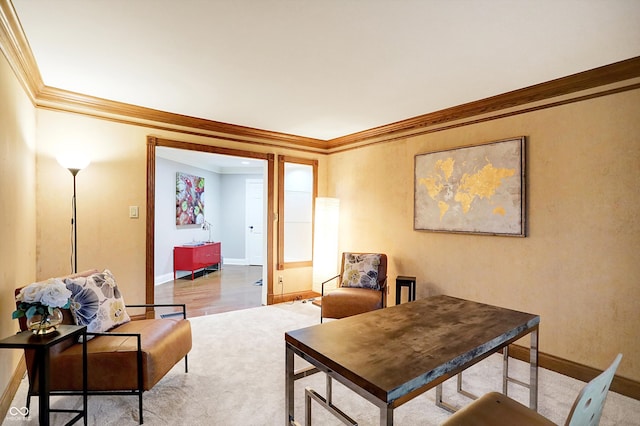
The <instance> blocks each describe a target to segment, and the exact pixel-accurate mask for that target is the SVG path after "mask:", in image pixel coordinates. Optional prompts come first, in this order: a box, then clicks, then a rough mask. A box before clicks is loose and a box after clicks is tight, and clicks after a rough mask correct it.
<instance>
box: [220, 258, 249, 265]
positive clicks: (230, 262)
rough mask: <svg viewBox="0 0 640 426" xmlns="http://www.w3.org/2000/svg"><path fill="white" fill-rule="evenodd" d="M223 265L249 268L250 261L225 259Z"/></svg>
mask: <svg viewBox="0 0 640 426" xmlns="http://www.w3.org/2000/svg"><path fill="white" fill-rule="evenodd" d="M223 264H224V265H241V266H247V265H249V260H248V259H229V258H228V257H225V258H224V260H223Z"/></svg>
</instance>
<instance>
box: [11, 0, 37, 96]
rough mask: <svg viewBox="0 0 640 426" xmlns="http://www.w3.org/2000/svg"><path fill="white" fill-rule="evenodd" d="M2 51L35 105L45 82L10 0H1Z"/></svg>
mask: <svg viewBox="0 0 640 426" xmlns="http://www.w3.org/2000/svg"><path fill="white" fill-rule="evenodd" d="M0 51H2V53H4V56H5V57H6V58H7V62H9V66H10V67H11V69H13V72H14V73H15V75H16V76H17V78H18V80H19V81H20V84H21V85H22V87H23V89H24V90H25V92H26V93H27V95H28V96H29V98H30V99H31V102H33V103H34V105H35V100H36V98H37V95H38V92H39V91H40V90H41V89H42V88H43V87H44V83H43V82H42V76H41V75H40V70H39V69H38V65H37V64H36V60H35V58H34V57H33V53H32V52H31V47H30V46H29V42H28V41H27V38H26V36H25V35H24V31H23V30H22V26H21V25H20V21H19V20H18V15H16V10H15V9H14V7H13V4H12V3H11V1H10V0H0Z"/></svg>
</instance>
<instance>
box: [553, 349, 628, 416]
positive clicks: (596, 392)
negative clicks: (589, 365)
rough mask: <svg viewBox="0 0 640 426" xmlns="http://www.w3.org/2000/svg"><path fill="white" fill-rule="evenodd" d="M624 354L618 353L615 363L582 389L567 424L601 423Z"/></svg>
mask: <svg viewBox="0 0 640 426" xmlns="http://www.w3.org/2000/svg"><path fill="white" fill-rule="evenodd" d="M621 359H622V354H618V356H617V357H616V359H615V360H614V361H613V363H612V364H611V365H610V366H609V368H607V369H606V370H605V371H603V372H602V373H601V374H600V375H599V376H598V377H596V378H595V379H593V380H591V381H590V382H589V383H587V385H586V386H585V387H584V388H583V389H582V391H580V393H579V394H578V398H576V401H575V402H574V403H573V407H571V411H570V412H569V417H567V422H566V423H565V425H566V426H586V425H589V426H596V425H598V423H600V416H601V415H602V409H603V408H604V402H605V400H606V399H607V393H608V392H609V386H610V385H611V381H612V380H613V375H614V374H615V372H616V369H617V368H618V365H619V364H620V360H621Z"/></svg>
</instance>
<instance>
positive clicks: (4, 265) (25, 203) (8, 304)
mask: <svg viewBox="0 0 640 426" xmlns="http://www.w3.org/2000/svg"><path fill="white" fill-rule="evenodd" d="M0 100H1V101H0V294H1V296H0V336H2V337H4V336H8V335H11V334H13V333H15V332H16V331H17V330H18V325H17V324H18V322H17V321H14V320H12V319H11V312H12V311H13V310H14V309H15V307H16V305H15V302H14V301H13V292H14V289H15V288H16V286H20V285H23V284H25V283H27V284H28V283H30V282H33V281H34V278H35V264H36V252H35V247H36V232H35V229H36V227H35V226H36V221H35V217H36V207H37V205H36V196H35V194H36V184H35V174H36V172H35V168H36V159H35V145H36V138H35V131H36V111H35V108H34V107H33V105H32V104H31V102H30V101H29V98H28V97H27V96H26V95H25V93H24V91H23V90H22V87H21V86H20V84H19V83H18V80H17V79H16V78H15V76H14V74H13V72H12V71H11V69H10V67H9V65H8V63H7V61H6V59H5V57H4V56H3V55H0ZM21 356H22V351H18V350H6V349H3V350H0V389H2V390H4V389H5V388H6V386H7V384H8V383H9V380H10V379H11V376H12V375H13V372H14V370H15V369H16V366H17V365H18V361H19V359H20V357H21Z"/></svg>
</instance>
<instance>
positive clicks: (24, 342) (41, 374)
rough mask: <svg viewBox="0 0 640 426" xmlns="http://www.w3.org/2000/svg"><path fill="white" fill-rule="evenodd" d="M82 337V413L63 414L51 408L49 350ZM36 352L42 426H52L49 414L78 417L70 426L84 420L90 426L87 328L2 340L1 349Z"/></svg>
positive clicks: (67, 327) (72, 327)
mask: <svg viewBox="0 0 640 426" xmlns="http://www.w3.org/2000/svg"><path fill="white" fill-rule="evenodd" d="M80 336H83V337H82V387H83V390H82V410H62V409H53V410H52V409H50V408H49V361H50V360H49V349H50V348H51V347H52V346H53V345H55V344H56V343H60V342H61V341H63V340H65V339H72V338H77V337H80ZM2 348H7V349H33V350H35V351H36V354H35V355H36V356H35V360H34V363H35V365H34V367H35V369H34V371H37V372H38V373H37V374H38V386H39V397H38V407H39V409H40V412H39V413H38V414H39V421H40V425H41V426H48V425H49V414H50V413H51V412H56V413H60V412H61V413H78V414H77V415H76V416H75V417H74V418H72V419H71V420H70V421H69V422H68V423H67V425H71V424H73V423H75V422H77V421H78V420H80V419H81V418H84V424H85V426H86V424H87V327H85V326H77V325H59V326H58V328H57V330H56V331H53V332H51V333H49V334H41V335H38V334H33V333H32V332H31V331H22V332H20V333H18V334H15V335H13V336H9V337H7V338H5V339H2V340H0V349H2Z"/></svg>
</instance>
